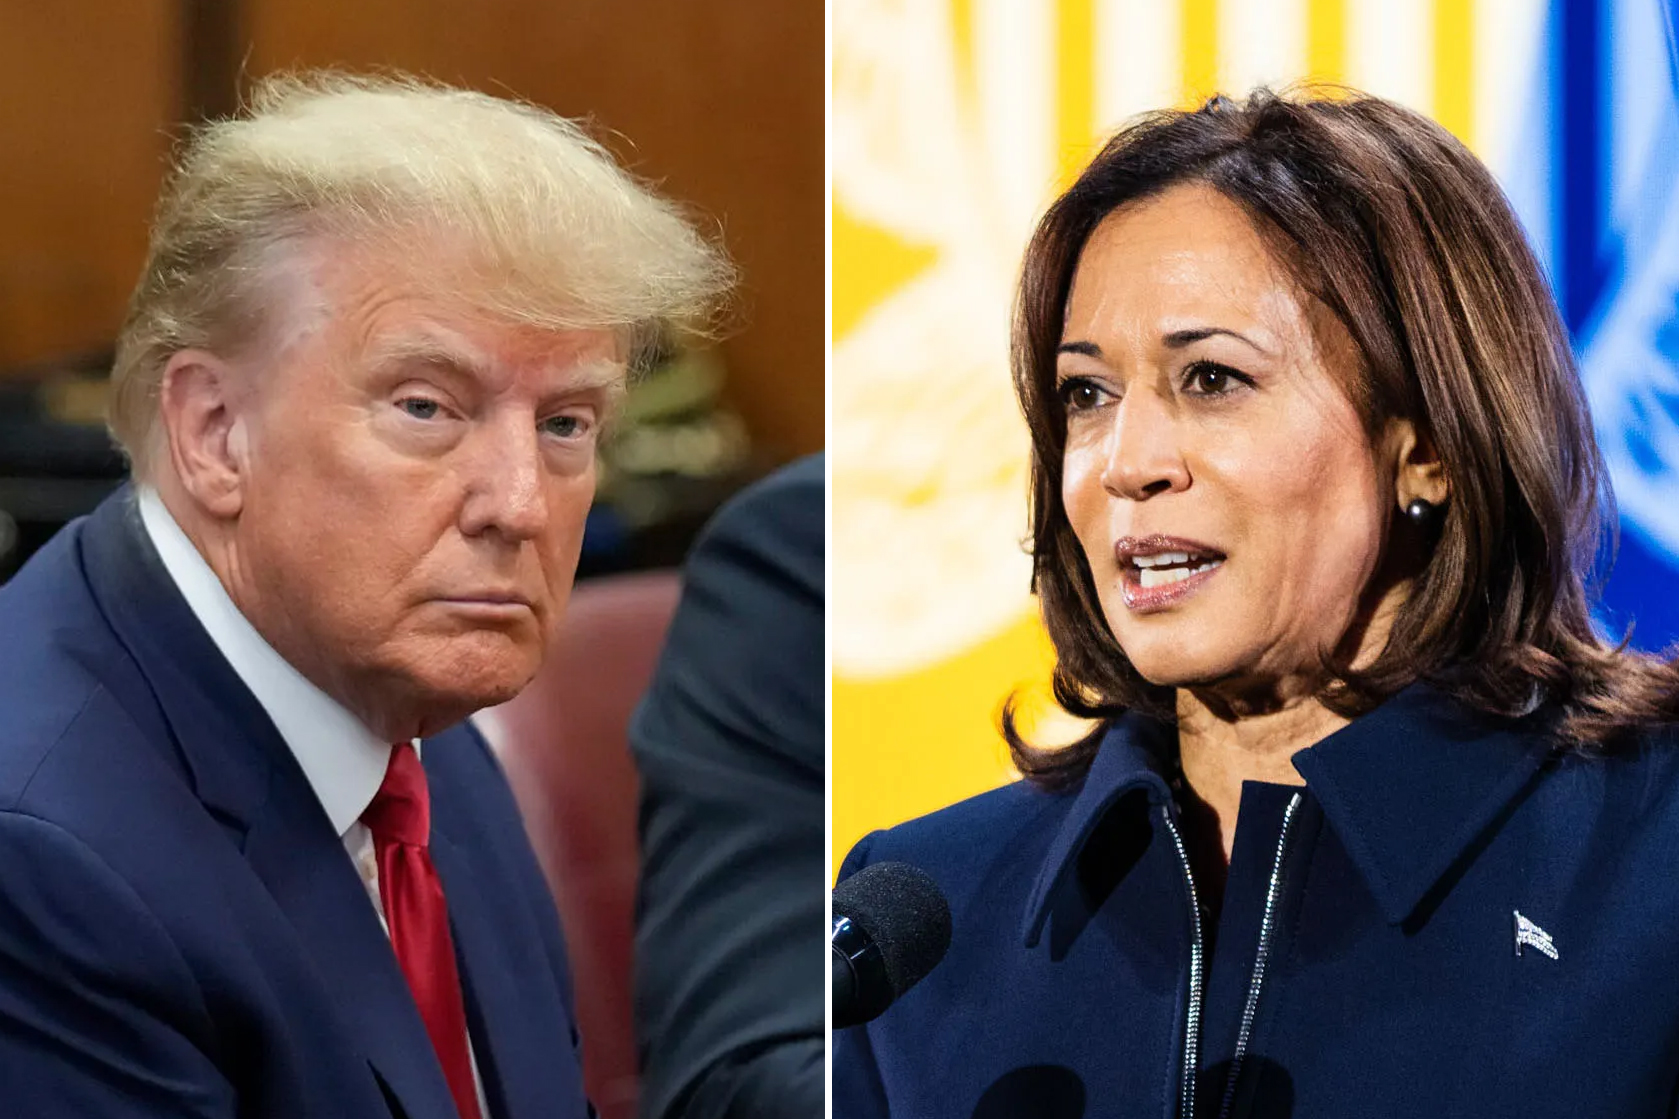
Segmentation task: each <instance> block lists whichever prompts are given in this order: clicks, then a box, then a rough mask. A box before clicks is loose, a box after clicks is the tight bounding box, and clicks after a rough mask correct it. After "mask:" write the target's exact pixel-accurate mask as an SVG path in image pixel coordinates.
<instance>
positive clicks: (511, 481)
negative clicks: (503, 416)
mask: <svg viewBox="0 0 1679 1119" xmlns="http://www.w3.org/2000/svg"><path fill="white" fill-rule="evenodd" d="M474 442H475V444H476V446H475V447H474V453H473V455H472V457H471V463H470V465H469V467H468V469H469V470H470V472H471V477H470V479H469V480H468V484H467V497H466V502H465V504H464V505H463V507H462V510H461V521H462V523H461V531H462V532H464V533H465V534H466V535H468V536H477V535H480V534H482V533H486V532H495V533H498V534H499V535H501V536H504V537H506V538H507V539H509V540H515V541H518V540H529V539H532V538H533V537H536V536H539V535H541V534H542V532H543V530H544V529H546V528H547V527H548V497H547V490H546V488H545V487H544V485H543V481H544V478H545V474H546V470H545V467H544V465H543V461H542V446H541V439H540V436H539V435H538V434H537V430H536V423H535V421H534V420H533V419H530V418H529V417H526V418H516V419H515V418H510V419H508V420H503V421H502V422H498V423H493V424H485V425H484V427H483V428H482V429H481V430H479V431H478V432H477V433H475V436H474Z"/></svg>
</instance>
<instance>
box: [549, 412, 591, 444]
mask: <svg viewBox="0 0 1679 1119" xmlns="http://www.w3.org/2000/svg"><path fill="white" fill-rule="evenodd" d="M542 430H544V431H546V432H547V433H548V434H549V435H553V436H557V437H558V438H561V439H576V438H577V437H578V436H580V435H584V434H586V433H587V432H588V430H589V427H588V423H587V421H585V420H584V418H583V417H582V416H571V415H565V416H550V417H548V418H547V419H546V420H543V421H542Z"/></svg>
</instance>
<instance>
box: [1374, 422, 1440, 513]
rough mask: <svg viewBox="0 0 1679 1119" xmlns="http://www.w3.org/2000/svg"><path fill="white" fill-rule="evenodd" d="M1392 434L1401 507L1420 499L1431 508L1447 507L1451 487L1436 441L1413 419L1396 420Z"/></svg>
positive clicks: (1395, 480) (1394, 481)
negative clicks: (1435, 506)
mask: <svg viewBox="0 0 1679 1119" xmlns="http://www.w3.org/2000/svg"><path fill="white" fill-rule="evenodd" d="M1389 433H1390V438H1391V440H1392V441H1391V442H1390V443H1389V446H1391V447H1393V448H1394V451H1395V460H1394V461H1395V466H1396V469H1395V470H1394V478H1393V485H1394V497H1396V498H1397V499H1398V502H1399V507H1400V508H1401V509H1403V508H1405V507H1406V506H1407V505H1409V504H1411V502H1413V501H1415V500H1416V499H1417V498H1419V497H1420V498H1422V499H1423V500H1424V501H1426V502H1428V503H1429V504H1430V505H1444V504H1445V503H1446V499H1447V498H1448V497H1450V496H1451V491H1452V487H1451V482H1450V481H1448V480H1447V478H1446V467H1445V465H1444V464H1443V463H1441V461H1440V453H1439V451H1438V450H1437V449H1436V448H1435V446H1434V441H1433V440H1432V439H1430V438H1429V437H1428V435H1427V434H1426V433H1424V432H1420V431H1418V430H1417V425H1416V424H1414V423H1412V422H1411V421H1410V420H1394V421H1393V425H1392V427H1391V428H1390V429H1389Z"/></svg>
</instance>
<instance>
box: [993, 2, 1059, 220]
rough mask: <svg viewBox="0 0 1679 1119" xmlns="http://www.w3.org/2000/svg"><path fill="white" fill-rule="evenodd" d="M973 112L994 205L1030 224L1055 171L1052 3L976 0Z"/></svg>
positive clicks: (1015, 218) (1003, 212) (1051, 182)
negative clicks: (975, 107) (975, 105)
mask: <svg viewBox="0 0 1679 1119" xmlns="http://www.w3.org/2000/svg"><path fill="white" fill-rule="evenodd" d="M973 13H974V81H975V82H976V83H977V84H978V87H979V89H978V91H977V92H978V115H977V117H976V118H975V119H976V123H977V125H978V128H979V131H980V133H981V137H982V142H983V144H984V151H985V156H984V161H985V168H986V171H987V173H988V176H989V179H990V185H991V187H992V189H993V190H994V191H995V192H996V195H995V197H996V201H997V203H998V209H997V210H996V211H995V212H997V213H999V214H1000V215H1002V216H1003V217H1004V219H1005V220H1006V221H1008V222H1010V223H1011V224H1013V223H1021V224H1022V226H1023V227H1024V225H1025V223H1029V222H1030V221H1031V219H1032V216H1033V215H1035V214H1036V213H1037V211H1038V209H1039V207H1041V206H1042V204H1043V200H1044V197H1045V195H1046V193H1047V192H1048V191H1049V190H1050V189H1051V188H1052V186H1053V181H1054V177H1055V165H1054V155H1055V152H1054V149H1055V82H1054V80H1053V73H1052V69H1051V68H1052V66H1053V65H1054V52H1055V41H1054V38H1053V35H1052V30H1053V24H1052V22H1051V21H1052V20H1053V18H1054V14H1055V13H1054V8H1053V7H1052V6H1051V5H1049V4H1022V3H1019V2H1018V0H974V6H973Z"/></svg>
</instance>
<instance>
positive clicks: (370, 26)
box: [0, 0, 826, 459]
mask: <svg viewBox="0 0 1679 1119" xmlns="http://www.w3.org/2000/svg"><path fill="white" fill-rule="evenodd" d="M190 2H191V3H215V2H218V0H190ZM219 2H225V3H227V4H229V5H233V6H234V7H235V8H236V11H237V22H238V25H239V28H238V31H239V33H238V35H237V39H238V42H239V44H240V45H239V51H240V54H241V56H242V57H243V59H244V65H243V70H244V73H245V74H246V76H247V78H248V77H249V76H251V75H260V74H263V73H266V72H268V71H270V70H273V69H276V68H282V67H295V66H323V65H341V66H347V67H351V68H367V67H377V66H388V67H396V68H401V69H406V70H411V71H415V72H419V73H423V74H426V75H429V76H431V77H434V78H438V79H441V80H444V81H451V82H456V83H462V84H467V85H472V86H477V87H479V88H483V89H486V90H490V91H492V92H502V93H507V92H512V93H514V94H517V95H519V96H521V97H525V98H528V99H530V100H532V101H537V102H540V103H542V104H545V105H549V106H552V107H553V108H555V109H557V110H558V111H560V112H563V113H565V114H567V115H569V116H581V117H588V118H592V119H593V120H594V121H595V123H596V126H597V134H600V135H602V137H603V138H604V139H606V140H607V142H608V143H609V144H610V145H611V146H613V148H614V149H615V150H616V151H617V152H618V153H619V154H620V156H621V157H622V158H624V159H625V160H626V162H628V163H629V164H630V165H631V166H632V167H633V169H634V170H635V171H636V172H637V173H639V174H641V175H642V176H644V177H647V178H651V179H653V180H656V181H658V182H660V183H661V184H662V186H663V189H664V190H665V191H666V192H667V193H668V194H670V195H672V196H674V197H676V198H678V199H681V200H683V201H685V202H688V203H691V204H692V205H693V206H694V207H695V208H697V209H698V210H699V211H700V212H702V213H703V214H705V215H707V216H708V217H709V218H710V219H711V220H713V221H715V222H718V223H720V225H721V228H722V230H723V236H724V241H725V244H726V245H727V246H728V249H729V251H730V253H731V255H732V256H733V257H734V258H735V260H736V261H737V262H738V263H739V264H740V266H741V268H742V270H743V273H744V284H743V287H742V291H741V295H740V305H741V311H742V314H741V320H742V324H743V325H742V326H741V328H740V329H739V330H738V331H737V332H736V333H735V334H734V336H733V337H731V338H730V339H729V340H728V341H727V342H726V343H725V344H724V347H723V350H724V357H725V360H726V364H727V367H728V375H729V393H730V396H731V399H732V400H733V402H734V403H735V404H736V406H737V407H739V408H740V410H741V411H742V413H743V414H744V415H745V416H746V419H747V422H748V425H749V426H750V428H751V430H752V432H753V435H754V437H755V439H756V440H757V442H758V443H759V445H760V446H761V447H762V448H763V449H764V450H765V451H766V452H768V453H769V455H770V456H771V457H772V458H776V459H780V458H785V457H788V456H790V455H793V454H797V453H802V452H806V451H810V450H814V449H816V448H818V447H820V446H821V445H822V431H823V392H822V385H823V380H822V379H823V357H824V354H825V352H826V339H825V335H824V331H823V300H824V288H823V278H824V277H823V235H822V229H823V218H824V206H823V156H822V150H823V149H822V113H823V80H824V77H823V68H822V47H823V26H824V24H823V18H824V17H823V6H822V4H821V3H820V2H819V0H785V2H784V0H707V2H705V3H694V2H691V0H357V2H356V3H342V2H340V0H219ZM188 9H189V0H58V2H55V3H52V4H42V3H37V2H36V0H0V158H4V160H5V163H6V170H5V171H4V172H3V173H0V368H3V367H5V366H9V365H15V364H17V363H20V362H34V361H42V360H50V359H55V358H60V357H64V356H68V355H71V354H74V353H76V352H78V351H81V350H86V349H90V348H96V347H98V346H101V345H104V344H106V343H108V342H109V340H110V339H111V337H112V335H113V333H114V332H115V330H116V328H117V325H118V324H119V323H120V321H121V316H122V310H123V307H124V304H125V302H126V300H127V296H128V292H129V289H130V288H131V287H132V285H133V282H134V279H135V276H136V275H137V273H138V271H139V267H140V261H141V258H142V255H143V253H144V250H145V226H146V220H147V217H148V215H149V214H150V211H151V206H152V202H153V200H154V198H155V195H156V191H157V186H158V183H159V180H160V178H161V175H162V171H163V166H164V160H165V158H166V155H167V151H168V144H169V137H170V133H171V129H172V126H173V125H174V124H175V122H176V121H177V119H178V118H179V117H180V115H181V113H182V108H181V106H182V103H183V99H184V98H183V94H182V91H181V87H182V85H183V82H182V81H181V78H180V76H181V74H182V73H183V72H184V71H183V63H182V61H181V57H180V55H181V49H182V48H181V39H182V28H183V15H184V13H185V12H187V11H188ZM213 67H214V68H215V69H220V70H226V69H228V64H227V61H226V60H225V59H222V60H216V61H215V62H214V63H213ZM189 92H191V91H189Z"/></svg>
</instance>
